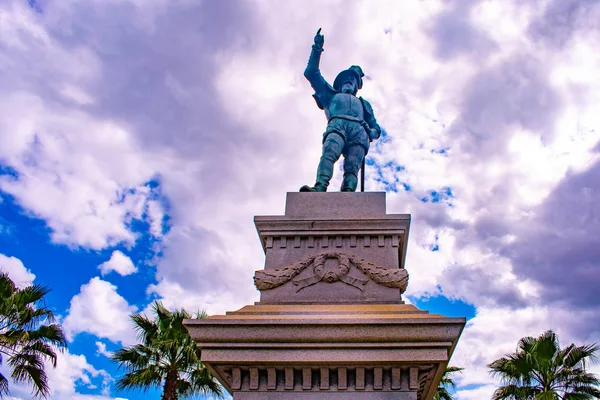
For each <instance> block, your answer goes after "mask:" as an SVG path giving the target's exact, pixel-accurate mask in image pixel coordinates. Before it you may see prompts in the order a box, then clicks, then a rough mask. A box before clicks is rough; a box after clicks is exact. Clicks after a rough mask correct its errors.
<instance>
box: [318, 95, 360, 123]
mask: <svg viewBox="0 0 600 400" xmlns="http://www.w3.org/2000/svg"><path fill="white" fill-rule="evenodd" d="M325 115H327V119H328V120H330V119H331V118H334V117H350V118H351V119H359V120H363V119H364V108H363V104H362V102H361V101H360V99H359V98H358V97H356V96H354V95H352V94H349V93H336V94H335V95H334V96H333V98H332V99H331V102H330V103H329V106H328V107H327V108H326V109H325Z"/></svg>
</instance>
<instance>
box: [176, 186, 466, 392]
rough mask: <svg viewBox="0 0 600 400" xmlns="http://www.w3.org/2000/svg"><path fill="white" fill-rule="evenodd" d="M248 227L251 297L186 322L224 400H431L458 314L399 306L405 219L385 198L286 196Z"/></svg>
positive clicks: (457, 328)
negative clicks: (253, 237) (253, 261)
mask: <svg viewBox="0 0 600 400" xmlns="http://www.w3.org/2000/svg"><path fill="white" fill-rule="evenodd" d="M255 223H256V227H257V230H258V234H259V237H260V240H261V243H262V246H263V250H264V251H265V256H266V257H265V268H264V270H260V271H256V274H255V277H254V281H255V285H256V287H257V288H258V289H259V290H260V292H261V301H260V302H259V303H257V304H255V305H251V306H246V307H243V308H242V309H240V310H238V311H234V312H228V313H226V315H215V316H211V317H209V318H206V319H203V320H187V321H186V322H185V325H186V327H187V328H188V330H189V331H190V334H191V336H192V338H193V339H194V340H195V341H196V343H197V344H198V346H199V347H201V349H202V362H203V363H204V364H205V365H206V367H207V368H208V369H209V370H210V371H211V373H212V374H213V375H214V376H215V377H216V378H217V379H218V380H219V382H221V384H222V385H223V386H224V387H225V388H226V390H227V391H229V392H230V393H231V394H233V398H234V400H258V399H261V400H264V399H278V400H279V399H282V400H288V399H289V400H300V399H317V400H326V399H327V400H329V399H331V400H358V399H365V400H384V399H395V400H431V399H432V397H433V395H434V393H435V391H436V388H437V385H438V382H439V381H440V379H441V376H442V374H443V373H444V369H445V368H446V366H447V364H448V361H449V359H450V356H451V355H452V352H453V350H454V347H455V346H456V343H457V341H458V338H459V336H460V334H461V332H462V329H463V328H464V325H465V319H464V318H447V317H444V316H441V315H437V314H429V313H428V312H427V311H422V310H419V309H417V308H416V307H414V306H413V305H409V304H404V302H403V301H402V298H401V295H402V293H403V292H404V290H405V289H406V285H407V283H408V274H407V272H406V270H405V269H404V260H405V256H406V245H407V241H408V230H409V226H410V216H409V215H404V214H400V215H389V214H386V212H385V194H384V193H288V199H287V204H286V214H285V215H284V216H270V217H255Z"/></svg>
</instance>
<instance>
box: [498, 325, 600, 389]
mask: <svg viewBox="0 0 600 400" xmlns="http://www.w3.org/2000/svg"><path fill="white" fill-rule="evenodd" d="M598 349H599V347H598V346H597V345H595V344H593V345H584V346H579V347H577V346H575V345H574V344H571V345H569V346H567V347H565V348H563V349H561V348H560V345H559V340H558V336H557V335H556V334H555V333H554V332H552V331H546V332H544V333H543V334H542V335H540V336H539V337H537V338H534V337H525V338H522V339H521V340H520V341H519V344H518V347H517V351H516V352H515V353H513V354H508V355H506V356H504V357H502V358H499V359H498V360H496V361H494V362H492V363H491V364H489V365H488V367H489V368H490V372H491V373H492V375H494V376H495V377H497V378H499V379H500V380H501V383H502V386H500V387H499V388H498V389H497V390H496V391H495V392H494V395H493V397H492V399H493V400H501V399H513V400H558V399H562V400H568V399H570V400H579V399H581V400H588V399H599V398H600V390H599V385H600V380H599V379H598V377H597V376H596V375H594V374H592V373H588V372H586V370H585V368H586V365H587V364H588V363H594V362H596V361H597V352H598Z"/></svg>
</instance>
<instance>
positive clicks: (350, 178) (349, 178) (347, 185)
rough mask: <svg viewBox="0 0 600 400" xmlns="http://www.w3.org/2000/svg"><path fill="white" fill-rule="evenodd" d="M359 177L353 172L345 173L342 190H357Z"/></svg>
mask: <svg viewBox="0 0 600 400" xmlns="http://www.w3.org/2000/svg"><path fill="white" fill-rule="evenodd" d="M357 186H358V177H357V176H356V175H354V174H352V173H345V174H344V180H343V181H342V188H341V189H340V192H356V187H357Z"/></svg>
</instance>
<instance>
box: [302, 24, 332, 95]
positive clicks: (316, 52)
mask: <svg viewBox="0 0 600 400" xmlns="http://www.w3.org/2000/svg"><path fill="white" fill-rule="evenodd" d="M324 41H325V37H324V36H323V35H321V28H319V30H318V31H317V34H316V35H315V43H314V44H313V45H312V50H311V52H310V57H309V59H308V65H307V66H306V69H305V70H304V77H305V78H306V79H308V81H309V82H310V85H311V86H312V88H313V89H314V90H315V94H316V95H319V94H321V93H323V92H326V91H327V90H328V87H329V84H328V83H327V81H325V79H324V78H323V75H321V71H320V70H319V62H320V61H321V53H322V52H323V43H324ZM317 104H318V102H317Z"/></svg>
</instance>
